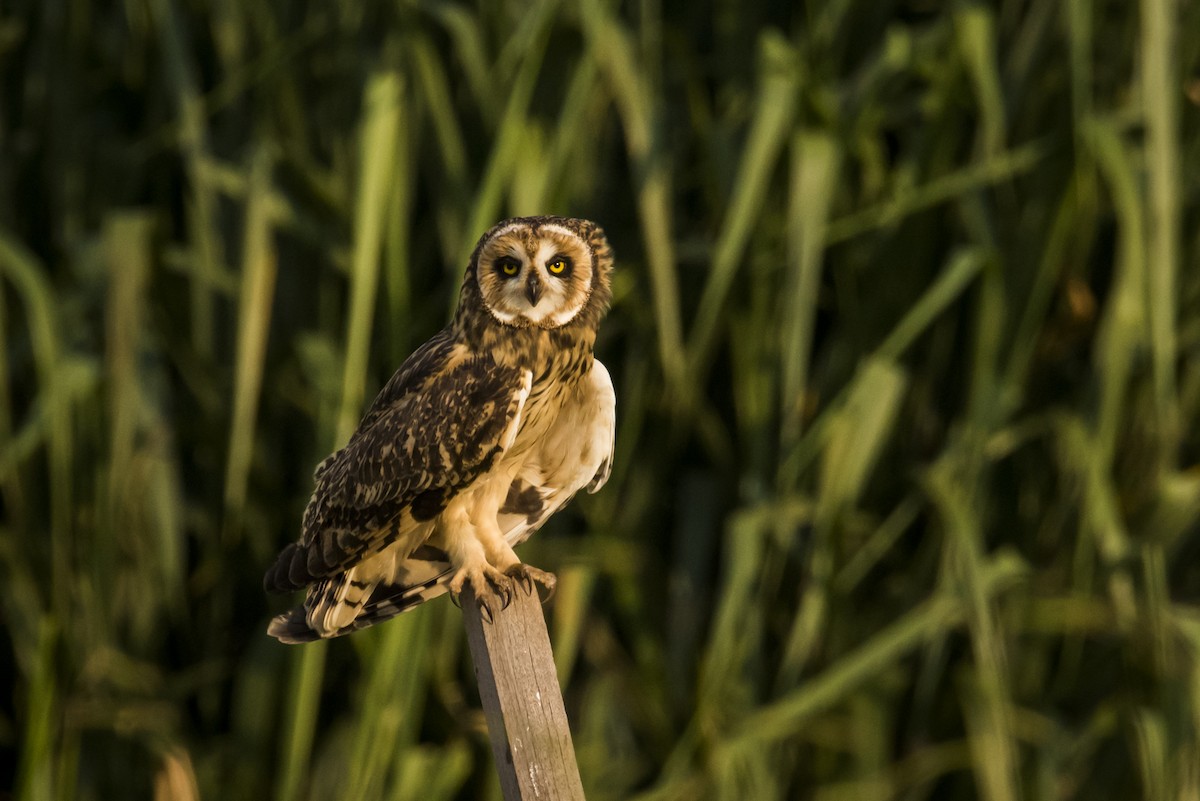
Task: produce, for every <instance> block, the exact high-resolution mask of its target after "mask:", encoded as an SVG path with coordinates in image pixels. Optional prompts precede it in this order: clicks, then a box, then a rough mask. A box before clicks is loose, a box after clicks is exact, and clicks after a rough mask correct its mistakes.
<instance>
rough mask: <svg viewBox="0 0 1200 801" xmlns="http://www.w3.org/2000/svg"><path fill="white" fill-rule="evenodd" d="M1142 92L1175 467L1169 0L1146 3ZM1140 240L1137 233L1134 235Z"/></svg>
mask: <svg viewBox="0 0 1200 801" xmlns="http://www.w3.org/2000/svg"><path fill="white" fill-rule="evenodd" d="M1139 5H1140V6H1141V12H1142V13H1141V23H1142V30H1141V48H1140V49H1141V55H1142V63H1141V78H1142V81H1141V90H1142V98H1143V103H1144V107H1145V115H1146V129H1147V145H1146V162H1147V165H1146V166H1147V179H1148V183H1149V185H1148V187H1147V192H1146V198H1145V206H1146V209H1145V215H1146V258H1147V262H1148V264H1147V270H1146V290H1145V291H1146V314H1147V316H1148V318H1149V320H1148V324H1149V329H1150V330H1149V340H1150V352H1151V364H1152V366H1153V382H1154V408H1155V412H1156V414H1157V417H1158V420H1157V426H1156V428H1157V429H1158V430H1157V432H1156V434H1157V436H1158V437H1159V439H1160V442H1161V445H1160V447H1161V455H1160V458H1161V459H1162V462H1163V463H1164V464H1169V463H1172V462H1173V461H1174V454H1175V451H1176V448H1177V445H1176V443H1177V440H1178V432H1179V425H1180V420H1179V411H1180V410H1179V409H1178V407H1177V406H1176V397H1175V393H1176V390H1175V369H1176V368H1175V364H1176V360H1177V353H1176V333H1175V326H1176V318H1177V314H1178V298H1177V292H1178V287H1179V278H1178V270H1179V243H1180V232H1181V226H1180V222H1181V210H1180V194H1181V189H1182V187H1181V186H1180V157H1179V135H1178V132H1179V94H1180V93H1179V89H1178V87H1179V75H1178V70H1177V68H1176V63H1177V62H1176V52H1177V47H1176V40H1177V37H1178V36H1179V30H1180V28H1179V25H1178V23H1177V22H1176V10H1175V7H1174V5H1172V4H1171V3H1169V2H1167V0H1142V2H1141V3H1140V4H1139ZM1131 233H1132V232H1131Z"/></svg>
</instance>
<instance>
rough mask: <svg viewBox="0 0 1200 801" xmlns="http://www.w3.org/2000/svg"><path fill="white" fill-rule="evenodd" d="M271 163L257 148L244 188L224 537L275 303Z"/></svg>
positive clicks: (240, 496) (236, 524)
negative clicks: (244, 205)
mask: <svg viewBox="0 0 1200 801" xmlns="http://www.w3.org/2000/svg"><path fill="white" fill-rule="evenodd" d="M271 166H272V157H271V155H270V153H269V151H266V150H259V151H258V152H257V153H256V154H255V156H254V159H253V161H252V163H251V165H250V179H249V182H248V189H247V198H246V220H245V233H244V237H243V244H242V285H241V289H240V291H239V293H238V300H239V307H238V343H237V363H236V367H235V372H234V397H233V419H232V421H231V424H230V431H229V456H228V462H227V464H226V467H225V510H226V514H227V515H229V517H230V519H227V520H226V523H225V526H226V529H225V535H226V539H227V540H228V539H230V538H233V539H236V538H238V537H240V536H241V525H242V520H241V518H242V515H243V512H244V509H243V507H244V506H245V503H246V483H247V480H248V478H249V474H250V461H251V458H252V457H253V454H254V445H255V429H256V425H255V423H256V417H257V413H258V403H259V396H260V395H261V393H262V385H263V378H264V376H263V373H264V371H265V365H264V362H265V359H266V351H267V333H268V331H269V330H270V325H271V315H272V311H273V306H274V291H275V272H276V254H275V245H274V241H273V237H274V231H273V226H272V222H271V218H270V212H269V206H268V202H269V199H268V191H269V187H270V181H271ZM259 538H260V537H259ZM259 550H260V551H261V550H265V548H260V549H259Z"/></svg>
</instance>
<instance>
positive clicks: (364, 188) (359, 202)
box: [334, 73, 401, 443]
mask: <svg viewBox="0 0 1200 801" xmlns="http://www.w3.org/2000/svg"><path fill="white" fill-rule="evenodd" d="M400 91H401V78H400V76H399V75H398V74H395V73H382V74H380V75H376V76H375V77H374V78H373V79H372V80H371V82H370V83H369V84H368V85H367V88H366V94H365V98H364V102H363V108H364V117H363V120H362V132H361V138H360V140H359V180H358V194H357V197H356V201H355V206H354V256H353V261H352V264H351V271H350V288H351V291H350V308H349V310H348V313H347V315H346V319H347V321H348V328H347V332H346V361H345V367H344V372H343V374H342V375H343V377H342V404H341V411H340V413H339V414H338V420H337V430H336V434H335V436H334V439H335V441H336V442H337V443H341V442H344V441H345V440H346V439H347V438H349V436H350V434H351V433H352V432H353V431H354V428H355V426H356V425H357V424H358V420H359V417H360V416H361V415H362V409H363V395H364V391H365V389H366V381H367V357H368V356H369V354H370V352H369V347H370V343H371V331H372V330H373V323H374V320H375V304H376V297H375V293H376V287H377V286H378V284H379V254H380V252H381V250H382V247H383V232H384V223H385V218H384V214H385V212H386V210H387V207H388V204H387V200H388V197H389V187H390V184H391V182H392V180H393V176H394V166H395V163H396V130H397V128H398V127H399V125H400Z"/></svg>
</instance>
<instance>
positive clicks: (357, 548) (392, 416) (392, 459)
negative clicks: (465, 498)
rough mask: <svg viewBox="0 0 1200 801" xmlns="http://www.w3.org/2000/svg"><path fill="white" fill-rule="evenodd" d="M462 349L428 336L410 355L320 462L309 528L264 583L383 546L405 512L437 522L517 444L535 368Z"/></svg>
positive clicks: (325, 569) (280, 584)
mask: <svg viewBox="0 0 1200 801" xmlns="http://www.w3.org/2000/svg"><path fill="white" fill-rule="evenodd" d="M430 346H433V347H432V351H431V350H430ZM456 348H459V349H461V346H454V345H449V346H446V345H445V344H444V343H443V344H438V343H436V342H435V341H431V342H430V343H429V345H427V346H426V348H422V349H421V350H420V351H418V352H417V353H415V354H413V356H412V357H410V359H409V360H408V362H406V363H405V365H404V366H402V367H401V369H400V371H398V372H397V374H396V376H394V377H393V380H392V381H389V382H388V385H387V386H386V387H385V388H384V390H383V391H382V392H381V393H380V395H379V397H378V398H377V399H376V401H375V403H373V404H372V406H371V408H370V410H368V412H367V415H366V416H365V417H364V419H363V423H362V424H361V425H360V426H359V429H358V431H356V432H355V434H354V435H353V436H352V437H351V439H350V442H349V443H347V445H346V447H344V448H342V449H341V450H340V451H338V452H337V453H335V454H333V455H332V456H330V457H329V458H328V459H326V460H325V461H324V462H322V463H321V465H320V467H318V468H317V472H316V475H315V479H316V488H315V491H314V492H313V497H312V500H311V501H309V503H308V507H307V508H306V509H305V512H304V524H303V533H302V535H301V537H300V540H299V542H296V543H293V544H291V545H289V546H287V547H286V548H284V550H283V552H282V553H280V554H279V557H278V559H277V560H276V562H275V564H274V565H273V566H272V567H271V569H270V570H268V571H267V574H266V576H265V578H264V580H263V583H264V586H265V587H266V588H267V589H268V590H275V591H280V592H283V591H288V590H293V589H299V588H300V587H303V586H305V585H307V584H310V583H312V582H314V581H316V580H319V579H321V578H325V577H328V576H332V575H334V574H336V573H339V572H341V571H343V570H346V569H347V568H349V567H351V566H353V565H354V564H356V563H358V562H359V561H361V560H362V559H364V558H367V557H369V556H370V555H372V554H375V553H378V552H379V551H380V550H381V549H383V548H385V547H387V545H389V544H390V543H391V542H392V541H393V540H394V539H395V537H396V536H397V534H398V530H399V529H398V526H399V521H400V518H401V515H402V513H403V512H405V511H407V512H408V513H409V516H411V518H412V519H414V520H418V521H421V520H429V519H432V518H433V517H435V516H436V515H437V514H438V513H439V512H441V510H442V509H443V508H445V506H446V504H447V503H448V502H449V501H450V500H451V499H452V498H453V497H454V496H455V495H456V494H458V492H460V491H461V490H462V489H464V488H465V487H467V486H469V485H470V484H471V483H472V482H473V481H474V480H475V479H476V478H477V477H479V476H480V475H482V474H483V473H485V472H486V471H487V470H488V469H489V468H490V467H491V465H492V464H493V462H494V461H495V459H496V458H497V456H498V455H499V454H500V453H502V452H503V451H504V450H505V449H506V448H508V447H509V446H510V445H511V444H512V441H513V438H514V437H515V436H516V431H517V428H518V427H519V425H520V417H521V410H522V408H523V407H524V403H525V399H526V398H527V397H528V395H529V390H530V383H531V379H532V376H531V374H530V373H529V371H527V370H518V369H517V368H512V367H504V366H501V365H498V364H496V362H494V361H493V360H492V359H491V357H489V356H473V357H471V356H465V355H464V354H462V353H460V352H457V351H456ZM431 363H433V364H437V365H440V367H439V366H431ZM406 371H407V377H405V375H403V374H405V373H406Z"/></svg>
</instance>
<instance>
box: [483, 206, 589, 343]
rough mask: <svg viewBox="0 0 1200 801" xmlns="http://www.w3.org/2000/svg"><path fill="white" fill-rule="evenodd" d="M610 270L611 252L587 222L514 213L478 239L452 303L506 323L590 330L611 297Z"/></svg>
mask: <svg viewBox="0 0 1200 801" xmlns="http://www.w3.org/2000/svg"><path fill="white" fill-rule="evenodd" d="M611 273H612V251H611V250H610V249H609V246H608V240H607V239H606V238H605V236H604V231H603V230H601V228H600V226H598V225H596V224H595V223H594V222H591V221H589V220H577V219H573V218H570V217H517V218H514V219H511V220H505V221H503V222H501V223H497V224H496V225H495V226H493V227H492V229H491V230H490V231H488V232H487V233H485V234H484V235H483V236H482V237H481V238H480V240H479V244H477V245H476V246H475V252H474V253H473V254H472V255H471V263H470V265H469V266H468V267H467V274H466V277H465V279H464V281H463V292H462V298H461V300H460V308H461V307H462V306H466V305H467V304H474V303H476V302H478V303H480V304H481V305H482V306H483V307H484V308H485V309H487V311H488V312H489V313H490V315H491V317H492V319H494V320H495V321H496V322H498V323H500V324H501V325H505V326H511V327H514V328H543V329H549V328H561V327H564V326H568V325H572V324H582V325H589V326H591V327H593V328H594V327H595V326H596V325H598V324H599V322H600V318H601V317H602V316H603V315H604V313H605V312H606V311H607V310H608V304H609V303H610V302H611V300H612V289H611V287H610V285H609V281H610V275H611Z"/></svg>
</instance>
